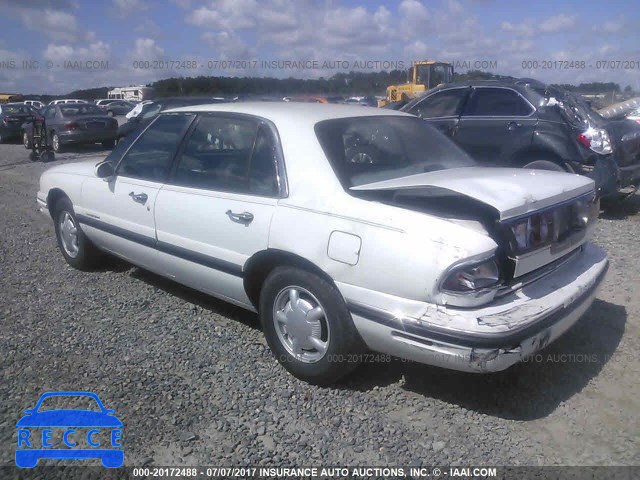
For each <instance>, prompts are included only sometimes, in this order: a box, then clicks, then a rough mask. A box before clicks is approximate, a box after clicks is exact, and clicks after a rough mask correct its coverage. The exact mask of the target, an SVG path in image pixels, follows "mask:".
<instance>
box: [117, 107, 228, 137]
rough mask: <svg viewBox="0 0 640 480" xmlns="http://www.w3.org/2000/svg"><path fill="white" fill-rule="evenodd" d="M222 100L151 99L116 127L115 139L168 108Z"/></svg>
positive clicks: (147, 122) (140, 126) (137, 128)
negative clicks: (133, 115)
mask: <svg viewBox="0 0 640 480" xmlns="http://www.w3.org/2000/svg"><path fill="white" fill-rule="evenodd" d="M224 101H225V100H220V99H212V98H211V97H165V98H159V99H157V100H152V101H151V102H149V103H147V104H145V105H143V106H142V110H141V111H140V113H139V114H138V115H137V116H135V117H131V118H130V119H129V121H128V122H125V123H123V124H122V125H120V126H119V127H118V138H117V141H118V142H119V141H120V140H122V139H123V138H125V137H126V136H127V135H129V134H130V133H131V132H133V131H135V130H139V129H141V128H144V127H145V126H146V125H148V124H149V122H151V121H152V120H153V119H154V118H156V117H157V116H158V114H160V112H163V111H165V110H168V109H170V108H177V107H183V106H186V105H202V104H210V103H222V102H224Z"/></svg>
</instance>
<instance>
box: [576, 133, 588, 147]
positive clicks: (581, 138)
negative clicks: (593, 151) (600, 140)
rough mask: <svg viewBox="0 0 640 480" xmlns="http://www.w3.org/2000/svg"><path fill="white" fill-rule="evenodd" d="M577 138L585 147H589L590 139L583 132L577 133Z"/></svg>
mask: <svg viewBox="0 0 640 480" xmlns="http://www.w3.org/2000/svg"><path fill="white" fill-rule="evenodd" d="M577 140H578V142H580V143H581V144H582V145H584V146H585V147H587V148H591V140H590V139H589V137H587V136H586V135H585V134H584V133H579V134H578V137H577Z"/></svg>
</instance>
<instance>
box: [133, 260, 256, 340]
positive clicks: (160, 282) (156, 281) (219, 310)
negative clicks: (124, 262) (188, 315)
mask: <svg viewBox="0 0 640 480" xmlns="http://www.w3.org/2000/svg"><path fill="white" fill-rule="evenodd" d="M130 275H131V276H132V277H133V278H135V279H137V280H141V281H143V282H145V283H147V284H149V285H151V286H153V287H155V288H159V289H161V290H164V291H165V292H167V293H168V294H170V295H173V296H175V297H178V298H181V299H182V300H184V301H186V302H189V303H192V304H193V308H194V309H196V308H197V307H200V308H203V309H204V310H208V311H210V312H211V313H215V314H218V315H221V316H223V317H226V318H227V319H229V320H233V321H236V322H240V323H242V324H244V325H247V326H248V327H251V328H254V329H257V330H261V329H262V328H261V326H260V320H259V319H258V316H257V315H256V314H255V313H252V312H250V311H248V310H245V309H244V308H241V307H238V306H236V305H233V304H231V303H228V302H225V301H223V300H218V299H217V298H214V297H211V296H209V295H207V294H205V293H201V292H198V291H197V290H193V289H191V288H189V287H185V286H184V285H181V284H179V283H176V282H174V281H173V280H169V279H167V278H164V277H161V276H159V275H156V274H155V273H151V272H149V271H147V270H143V269H141V268H135V267H134V269H133V270H132V272H131V274H130Z"/></svg>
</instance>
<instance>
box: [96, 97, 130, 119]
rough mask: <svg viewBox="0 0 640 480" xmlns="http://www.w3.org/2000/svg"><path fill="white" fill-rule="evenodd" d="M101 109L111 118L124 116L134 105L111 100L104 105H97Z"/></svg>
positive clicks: (123, 101)
mask: <svg viewBox="0 0 640 480" xmlns="http://www.w3.org/2000/svg"><path fill="white" fill-rule="evenodd" d="M98 106H99V107H100V108H102V109H103V110H104V111H105V112H106V113H107V115H109V116H110V117H113V116H115V115H126V114H127V113H129V112H130V111H131V110H133V107H135V106H136V105H135V103H131V102H127V101H126V100H113V101H112V102H109V103H107V104H105V105H98Z"/></svg>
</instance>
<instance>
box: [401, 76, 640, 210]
mask: <svg viewBox="0 0 640 480" xmlns="http://www.w3.org/2000/svg"><path fill="white" fill-rule="evenodd" d="M401 110H402V111H405V112H408V113H412V114H414V115H417V116H419V117H421V118H423V119H424V120H426V121H428V122H429V123H430V124H432V125H433V126H434V127H436V128H438V129H440V130H441V131H442V132H444V133H445V134H446V135H447V136H449V137H450V138H451V139H452V140H453V141H454V142H456V143H457V144H458V145H459V146H460V147H462V148H463V149H464V150H466V151H467V153H469V154H470V155H471V156H472V157H473V158H474V159H475V160H476V161H478V162H479V163H481V164H484V165H491V166H510V167H526V168H539V169H546V170H564V171H568V172H575V173H579V174H582V175H586V176H588V177H590V178H592V179H593V180H594V181H595V183H596V187H597V188H598V191H599V193H600V195H601V196H603V197H607V196H608V197H611V198H617V197H621V196H626V195H629V194H631V193H634V192H635V190H636V189H637V186H638V184H639V183H640V125H638V124H637V123H635V122H632V121H629V120H616V121H612V120H605V119H604V118H602V117H601V116H600V115H598V113H596V112H595V111H594V110H592V109H591V106H590V104H589V103H588V101H586V100H585V99H584V98H583V97H581V96H579V95H576V94H574V93H571V92H568V91H564V90H559V89H556V88H553V87H549V86H547V85H545V84H543V83H541V82H538V81H536V80H531V79H514V80H507V81H503V80H500V81H479V82H468V83H460V84H447V85H442V86H439V87H437V88H435V89H433V90H431V91H429V93H427V94H426V95H424V96H422V97H419V98H416V99H414V100H412V101H411V102H409V103H408V104H406V105H405V106H403V107H402V108H401Z"/></svg>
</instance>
